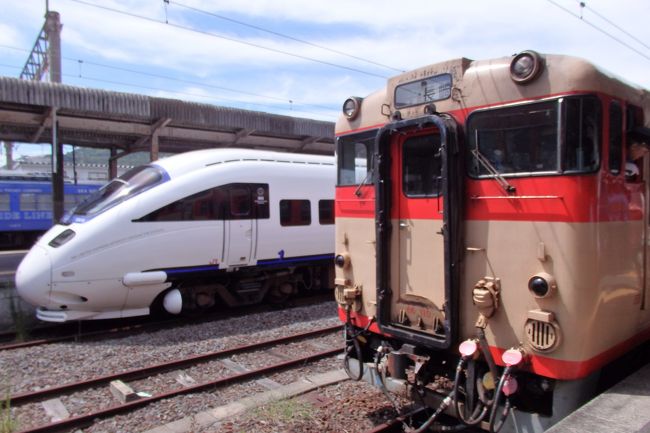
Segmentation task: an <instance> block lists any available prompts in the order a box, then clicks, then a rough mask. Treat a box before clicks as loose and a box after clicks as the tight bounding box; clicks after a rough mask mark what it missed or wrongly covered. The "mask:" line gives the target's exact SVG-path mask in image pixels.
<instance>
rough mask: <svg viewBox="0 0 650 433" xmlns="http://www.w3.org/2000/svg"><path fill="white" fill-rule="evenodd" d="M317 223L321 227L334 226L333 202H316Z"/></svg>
mask: <svg viewBox="0 0 650 433" xmlns="http://www.w3.org/2000/svg"><path fill="white" fill-rule="evenodd" d="M318 222H319V223H320V224H321V225H328V224H334V200H318Z"/></svg>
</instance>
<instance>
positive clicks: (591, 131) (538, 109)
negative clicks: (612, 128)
mask: <svg viewBox="0 0 650 433" xmlns="http://www.w3.org/2000/svg"><path fill="white" fill-rule="evenodd" d="M600 125H601V110H600V101H599V100H598V99H597V98H595V97H590V96H584V97H570V98H560V99H557V100H550V101H543V102H535V103H529V104H521V105H516V106H509V107H504V108H496V109H489V110H482V111H477V112H475V113H473V114H472V115H470V117H469V120H468V128H467V130H468V140H469V149H470V150H471V152H468V165H467V166H468V171H469V174H470V176H472V177H478V178H481V177H492V176H493V175H492V174H491V172H492V171H496V172H497V173H499V174H501V175H504V176H510V177H511V176H531V175H549V174H559V173H564V172H569V173H585V172H593V171H595V170H597V168H598V166H599V164H600V158H599V156H600V154H599V149H600V130H601V127H600ZM476 152H478V153H479V154H480V155H476ZM478 156H483V157H484V158H483V159H481V158H479V157H478ZM482 161H486V162H482Z"/></svg>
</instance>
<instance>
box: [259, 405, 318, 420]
mask: <svg viewBox="0 0 650 433" xmlns="http://www.w3.org/2000/svg"><path fill="white" fill-rule="evenodd" d="M253 417H254V418H257V419H260V420H266V421H270V422H273V423H276V424H287V423H290V422H293V423H296V422H298V423H299V422H304V421H309V420H311V419H313V417H314V407H313V406H312V405H311V404H309V403H306V402H302V401H299V400H295V399H290V400H279V401H275V402H273V403H270V404H266V405H264V406H260V407H258V408H256V409H255V410H254V411H253Z"/></svg>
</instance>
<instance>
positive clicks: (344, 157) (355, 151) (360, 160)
mask: <svg viewBox="0 0 650 433" xmlns="http://www.w3.org/2000/svg"><path fill="white" fill-rule="evenodd" d="M375 135H376V133H375V132H374V131H371V132H364V133H362V134H354V135H347V136H344V137H339V138H338V141H337V155H338V185H339V186H346V185H360V184H362V183H366V184H367V183H369V182H371V181H372V179H370V172H371V170H372V153H373V148H374V142H375Z"/></svg>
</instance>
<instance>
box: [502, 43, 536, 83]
mask: <svg viewBox="0 0 650 433" xmlns="http://www.w3.org/2000/svg"><path fill="white" fill-rule="evenodd" d="M543 67H544V60H543V59H542V56H540V55H539V54H538V53H536V52H535V51H523V52H521V53H519V54H517V55H516V56H515V57H514V58H513V59H512V62H510V77H511V78H512V80H513V81H514V82H515V83H518V84H526V83H529V82H531V81H533V80H534V79H535V78H536V77H537V75H539V73H540V72H541V70H542V69H543Z"/></svg>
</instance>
